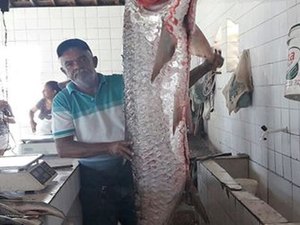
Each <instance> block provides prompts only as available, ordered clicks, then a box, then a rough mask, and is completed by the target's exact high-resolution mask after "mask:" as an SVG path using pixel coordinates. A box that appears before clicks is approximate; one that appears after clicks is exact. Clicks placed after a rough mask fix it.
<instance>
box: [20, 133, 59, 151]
mask: <svg viewBox="0 0 300 225" xmlns="http://www.w3.org/2000/svg"><path fill="white" fill-rule="evenodd" d="M17 154H18V155H33V154H43V155H57V151H56V146H55V142H54V139H53V136H52V135H31V136H28V137H23V138H21V143H20V144H19V147H18V149H17Z"/></svg>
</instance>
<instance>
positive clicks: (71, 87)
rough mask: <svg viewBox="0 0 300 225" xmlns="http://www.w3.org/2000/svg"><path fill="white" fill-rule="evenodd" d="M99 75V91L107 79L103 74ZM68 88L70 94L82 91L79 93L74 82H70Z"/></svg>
mask: <svg viewBox="0 0 300 225" xmlns="http://www.w3.org/2000/svg"><path fill="white" fill-rule="evenodd" d="M97 75H98V77H99V80H100V82H99V86H98V89H99V87H100V86H101V85H102V84H104V83H105V82H106V78H105V76H104V75H103V74H101V73H97ZM66 88H67V90H68V92H69V94H72V93H73V92H81V91H79V90H78V89H77V88H76V85H75V84H74V83H73V82H69V83H68V84H67V86H66Z"/></svg>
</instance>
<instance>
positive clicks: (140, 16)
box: [123, 0, 210, 225]
mask: <svg viewBox="0 0 300 225" xmlns="http://www.w3.org/2000/svg"><path fill="white" fill-rule="evenodd" d="M143 1H144V0H143ZM143 1H142V0H140V1H138V2H136V1H134V0H128V1H127V2H126V4H125V13H124V33H123V66H124V82H125V117H126V134H127V138H128V139H130V140H132V141H133V143H134V144H133V151H134V157H133V171H134V176H135V180H136V183H137V185H136V189H137V212H138V224H139V225H153V224H155V225H165V224H168V223H169V222H170V219H171V215H172V213H173V211H174V209H175V207H176V206H177V205H178V202H179V201H180V199H181V196H182V193H183V191H184V189H185V185H186V180H187V179H188V177H189V176H190V175H189V155H188V154H189V152H188V145H187V136H186V129H187V127H186V119H185V118H186V111H187V109H188V107H189V105H188V102H189V101H188V99H189V98H188V80H189V69H190V68H189V62H190V46H189V43H190V39H189V33H190V32H192V27H193V26H194V24H193V19H194V14H193V12H192V10H194V9H195V4H196V2H195V1H189V0H175V1H158V4H156V5H155V4H154V5H151V0H146V1H145V2H146V3H144V5H143ZM154 2H157V1H154ZM146 8H147V9H146ZM187 18H188V19H190V20H189V21H188V22H186V19H187ZM191 19H192V20H191ZM205 40H206V39H205ZM205 47H207V46H205ZM209 54H210V53H209Z"/></svg>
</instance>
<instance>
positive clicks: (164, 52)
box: [151, 25, 177, 82]
mask: <svg viewBox="0 0 300 225" xmlns="http://www.w3.org/2000/svg"><path fill="white" fill-rule="evenodd" d="M176 45H177V41H176V39H175V37H174V36H173V35H172V34H171V33H170V32H169V31H168V30H167V29H166V26H164V25H163V26H162V28H161V34H160V39H159V42H158V48H157V53H156V57H155V63H154V67H153V71H152V76H151V82H153V81H154V80H155V78H156V77H157V76H158V74H159V72H160V70H161V68H162V67H163V66H164V65H165V64H166V63H167V62H169V61H170V60H171V58H172V56H173V54H174V52H175V47H176Z"/></svg>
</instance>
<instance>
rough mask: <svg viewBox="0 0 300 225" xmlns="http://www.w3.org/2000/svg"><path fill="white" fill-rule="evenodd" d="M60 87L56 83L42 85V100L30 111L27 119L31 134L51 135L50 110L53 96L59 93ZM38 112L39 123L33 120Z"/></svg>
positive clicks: (49, 82) (50, 82)
mask: <svg viewBox="0 0 300 225" xmlns="http://www.w3.org/2000/svg"><path fill="white" fill-rule="evenodd" d="M60 90H61V89H60V87H59V86H58V83H57V82H56V81H48V82H46V83H45V85H44V89H43V98H42V99H41V100H40V101H39V102H38V103H37V104H36V105H35V106H34V107H32V108H31V109H30V111H29V118H30V126H31V130H32V132H33V133H37V134H40V135H48V134H51V133H52V132H51V118H52V116H51V110H52V101H53V98H54V96H55V95H56V94H57V93H58V92H59V91H60ZM37 111H40V113H39V115H38V118H39V119H40V121H39V123H37V122H36V121H35V120H34V115H35V113H36V112H37Z"/></svg>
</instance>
